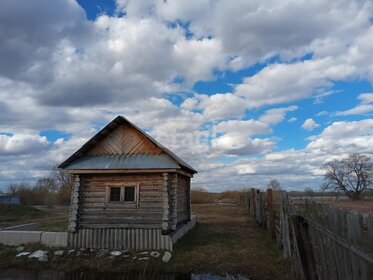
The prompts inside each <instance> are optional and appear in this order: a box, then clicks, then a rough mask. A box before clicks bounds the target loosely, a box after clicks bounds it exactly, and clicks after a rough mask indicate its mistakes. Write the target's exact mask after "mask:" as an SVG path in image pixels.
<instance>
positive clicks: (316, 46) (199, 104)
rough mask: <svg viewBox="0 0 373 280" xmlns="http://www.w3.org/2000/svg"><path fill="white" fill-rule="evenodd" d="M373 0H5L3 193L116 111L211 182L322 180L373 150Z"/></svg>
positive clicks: (0, 111)
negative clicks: (332, 167)
mask: <svg viewBox="0 0 373 280" xmlns="http://www.w3.org/2000/svg"><path fill="white" fill-rule="evenodd" d="M372 15H373V2H372V1H368V0H366V1H364V0H363V1H355V2H352V1H348V0H342V1H339V2H338V3H334V2H330V1H326V0H325V1H319V0H312V1H307V2H299V1H290V0H281V1H272V0H268V1H262V2H257V1H237V2H234V4H232V2H231V1H227V0H217V1H211V0H203V1H200V0H199V1H188V3H186V2H183V1H166V2H165V1H161V0H159V1H133V0H129V1H124V0H116V1H115V0H112V1H103V0H101V1H100V0H94V1H92V0H78V1H73V0H56V1H52V2H50V1H46V0H35V1H33V2H32V3H21V2H18V1H11V0H5V1H4V2H3V8H2V10H1V11H0V20H1V22H2V23H1V25H0V30H1V32H0V39H1V41H0V42H1V43H0V59H1V61H2V62H1V63H0V96H1V99H0V192H1V191H5V190H6V187H7V186H8V185H9V184H10V183H14V182H30V183H33V182H35V181H36V180H37V179H39V178H41V177H44V176H48V175H49V174H50V172H51V171H52V169H53V167H54V166H56V165H58V164H60V163H61V162H62V161H64V160H65V159H66V158H68V157H69V156H70V155H71V154H73V153H74V152H75V151H76V150H78V149H79V148H80V147H81V146H82V145H83V144H84V143H85V142H86V141H88V140H89V139H90V138H91V137H92V136H93V135H95V134H96V133H97V132H98V131H99V130H100V129H101V128H103V127H104V126H105V125H106V124H108V123H109V122H110V121H111V120H112V119H114V118H115V117H116V116H117V115H122V116H124V117H125V118H127V119H128V120H129V121H131V122H133V123H134V124H135V125H137V126H138V127H140V128H141V129H142V130H144V131H145V132H146V133H148V134H149V135H150V136H151V137H153V138H155V139H156V140H157V141H159V142H160V143H161V144H162V145H164V146H165V147H167V148H169V149H170V150H171V151H172V152H174V153H175V154H177V155H178V156H180V157H181V158H182V159H183V160H185V161H186V162H187V163H188V164H190V165H191V166H192V167H193V168H195V169H196V170H197V171H198V174H196V176H195V177H194V179H193V180H192V187H194V188H196V187H203V188H206V189H207V190H208V191H209V192H223V191H228V190H231V189H240V188H245V187H246V188H247V187H248V186H252V187H256V188H265V187H266V185H267V184H268V183H269V181H270V180H271V179H277V180H278V181H279V182H280V183H281V186H282V188H283V189H285V190H288V191H303V190H304V189H305V188H312V189H314V190H315V191H317V190H319V188H320V186H321V184H322V181H323V175H324V172H323V170H322V169H321V166H322V165H323V164H324V163H326V162H328V161H330V160H333V159H342V158H344V157H346V156H348V155H349V154H353V153H360V154H364V155H367V156H369V157H370V158H372V157H373V118H372V116H373V87H372V82H373V58H372V55H371V53H372V51H371V49H372V47H371V46H372V45H373V16H372Z"/></svg>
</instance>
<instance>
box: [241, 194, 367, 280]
mask: <svg viewBox="0 0 373 280" xmlns="http://www.w3.org/2000/svg"><path fill="white" fill-rule="evenodd" d="M263 196H264V194H263V193H262V192H260V191H259V192H258V191H256V190H254V189H251V190H250V191H249V192H245V193H243V194H242V197H241V203H242V206H243V207H244V208H245V209H247V211H248V213H249V214H250V215H252V216H253V217H255V219H256V220H257V221H258V224H260V225H261V226H262V227H263V228H267V229H268V231H269V232H270V234H271V236H272V237H275V238H276V239H277V241H278V244H279V246H280V248H282V250H283V254H284V257H285V258H288V259H289V260H290V261H291V262H292V263H293V265H294V269H295V271H294V273H295V274H296V277H297V279H306V280H308V279H310V280H316V279H317V280H319V279H321V280H324V279H325V280H329V279H330V280H345V279H351V280H368V279H373V214H372V213H370V214H367V213H360V212H357V211H354V212H351V211H346V210H342V209H337V208H334V207H332V206H328V205H325V204H318V203H315V202H312V201H308V202H307V203H306V204H305V206H303V209H302V211H299V210H298V209H297V207H296V206H295V205H294V204H293V203H292V202H291V200H290V199H289V197H288V194H287V193H286V192H285V191H282V192H281V203H280V207H279V209H278V210H279V214H280V215H279V216H276V215H275V214H274V213H273V212H274V209H273V192H272V190H268V191H267V192H266V199H263ZM258 204H260V205H258ZM262 209H265V210H264V213H263V210H262ZM263 216H265V217H266V223H264V222H263Z"/></svg>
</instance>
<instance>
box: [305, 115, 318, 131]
mask: <svg viewBox="0 0 373 280" xmlns="http://www.w3.org/2000/svg"><path fill="white" fill-rule="evenodd" d="M318 127H320V125H319V124H318V123H316V122H315V121H314V120H313V119H312V118H309V119H307V120H305V121H304V123H303V124H302V128H303V129H305V130H314V129H315V128H318Z"/></svg>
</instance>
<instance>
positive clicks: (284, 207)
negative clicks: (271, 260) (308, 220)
mask: <svg viewBox="0 0 373 280" xmlns="http://www.w3.org/2000/svg"><path fill="white" fill-rule="evenodd" d="M288 207H289V206H288V196H287V193H286V191H281V205H280V236H281V241H282V249H283V251H284V257H285V258H286V259H288V258H290V257H291V244H290V230H289V217H288Z"/></svg>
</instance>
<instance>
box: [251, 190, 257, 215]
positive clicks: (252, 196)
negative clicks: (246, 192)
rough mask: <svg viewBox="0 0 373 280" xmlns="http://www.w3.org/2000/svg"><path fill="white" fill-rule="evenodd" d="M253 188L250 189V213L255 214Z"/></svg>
mask: <svg viewBox="0 0 373 280" xmlns="http://www.w3.org/2000/svg"><path fill="white" fill-rule="evenodd" d="M255 208H256V207H255V189H253V188H252V189H250V214H251V215H252V216H255V210H256V209H255Z"/></svg>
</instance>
